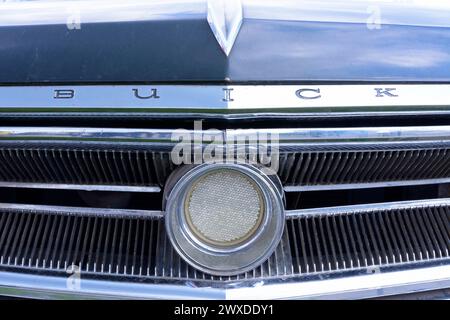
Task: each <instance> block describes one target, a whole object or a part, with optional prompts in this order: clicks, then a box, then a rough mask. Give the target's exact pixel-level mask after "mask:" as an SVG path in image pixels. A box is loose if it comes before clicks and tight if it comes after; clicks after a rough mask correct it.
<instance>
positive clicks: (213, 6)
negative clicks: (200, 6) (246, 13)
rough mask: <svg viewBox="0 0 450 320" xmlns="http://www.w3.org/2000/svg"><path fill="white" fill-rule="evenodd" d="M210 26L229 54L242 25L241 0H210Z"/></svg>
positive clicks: (224, 50)
mask: <svg viewBox="0 0 450 320" xmlns="http://www.w3.org/2000/svg"><path fill="white" fill-rule="evenodd" d="M207 19H208V23H209V26H210V27H211V30H212V32H213V33H214V36H215V37H216V39H217V42H219V45H220V47H221V48H222V50H223V52H225V54H226V55H227V56H228V55H229V54H230V51H231V48H232V47H233V44H234V41H235V40H236V37H237V35H238V33H239V30H240V28H241V25H242V3H241V0H208V15H207Z"/></svg>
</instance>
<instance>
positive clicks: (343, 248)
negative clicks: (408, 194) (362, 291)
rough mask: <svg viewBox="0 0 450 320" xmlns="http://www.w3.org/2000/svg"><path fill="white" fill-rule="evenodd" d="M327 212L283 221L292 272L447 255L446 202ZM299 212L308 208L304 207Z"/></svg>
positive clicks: (449, 210)
mask: <svg viewBox="0 0 450 320" xmlns="http://www.w3.org/2000/svg"><path fill="white" fill-rule="evenodd" d="M361 210H362V211H358V209H356V210H353V211H352V212H351V213H349V212H345V209H342V208H341V209H338V210H336V211H338V212H332V210H330V211H329V212H328V214H327V215H325V214H317V215H315V214H306V215H304V216H299V217H295V218H294V217H292V219H289V220H288V226H287V228H288V230H289V235H290V237H291V241H290V243H291V244H293V245H292V246H291V249H292V257H293V262H294V264H293V265H294V272H295V273H305V272H306V273H309V272H325V271H332V270H342V269H351V268H362V267H365V268H367V267H371V266H372V267H373V266H383V265H390V264H397V263H412V262H418V261H430V260H436V259H448V258H449V257H450V255H449V251H450V206H449V205H448V204H447V205H442V206H423V207H412V208H408V207H403V208H399V209H395V208H394V209H391V208H387V209H385V210H377V209H373V210H370V211H363V209H361ZM304 212H306V213H307V212H308V210H305V211H304Z"/></svg>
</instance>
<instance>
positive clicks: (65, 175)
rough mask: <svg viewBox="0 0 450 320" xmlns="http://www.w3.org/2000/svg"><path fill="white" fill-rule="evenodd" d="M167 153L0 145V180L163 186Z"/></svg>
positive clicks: (168, 165)
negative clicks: (6, 146)
mask: <svg viewBox="0 0 450 320" xmlns="http://www.w3.org/2000/svg"><path fill="white" fill-rule="evenodd" d="M173 167H174V166H173V164H172V162H171V161H170V158H169V154H168V153H164V152H153V151H137V150H133V151H132V150H100V149H97V150H76V149H45V148H42V149H27V148H3V149H1V150H0V179H1V180H2V181H7V182H30V183H60V184H91V185H131V186H152V185H157V186H163V185H164V182H165V180H166V177H167V175H168V174H169V173H170V172H171V171H172V170H173Z"/></svg>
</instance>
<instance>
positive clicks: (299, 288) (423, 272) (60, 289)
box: [0, 265, 450, 299]
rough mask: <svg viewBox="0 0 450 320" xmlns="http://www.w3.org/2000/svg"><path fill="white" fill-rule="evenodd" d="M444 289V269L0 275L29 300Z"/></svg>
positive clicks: (449, 274) (2, 287) (4, 289)
mask: <svg viewBox="0 0 450 320" xmlns="http://www.w3.org/2000/svg"><path fill="white" fill-rule="evenodd" d="M449 287H450V268H449V266H448V265H441V266H433V267H427V268H420V269H407V270H402V271H394V272H379V273H374V274H364V275H357V276H349V277H341V278H334V279H333V278H331V279H323V280H312V281H301V282H287V283H282V284H264V285H258V286H251V287H240V288H234V289H221V288H218V289H215V288H209V287H206V288H202V287H192V286H189V285H171V284H145V283H136V282H134V283H130V282H119V281H102V280H93V279H85V278H83V275H81V277H80V280H79V286H77V287H75V286H73V287H71V286H68V282H67V278H66V277H56V276H44V275H33V274H25V273H13V272H0V295H4V296H15V297H25V298H35V299H67V298H83V299H88V298H89V299H92V298H93V299H99V298H100V299H101V298H107V299H111V298H116V299H120V298H123V299H130V298H136V299H362V298H373V297H382V296H389V295H397V294H405V293H414V292H421V291H428V290H436V289H443V288H449Z"/></svg>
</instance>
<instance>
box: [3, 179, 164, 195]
mask: <svg viewBox="0 0 450 320" xmlns="http://www.w3.org/2000/svg"><path fill="white" fill-rule="evenodd" d="M0 188H27V189H64V190H81V191H117V192H160V191H161V188H160V187H157V186H121V185H102V184H62V183H34V182H6V181H0Z"/></svg>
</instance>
